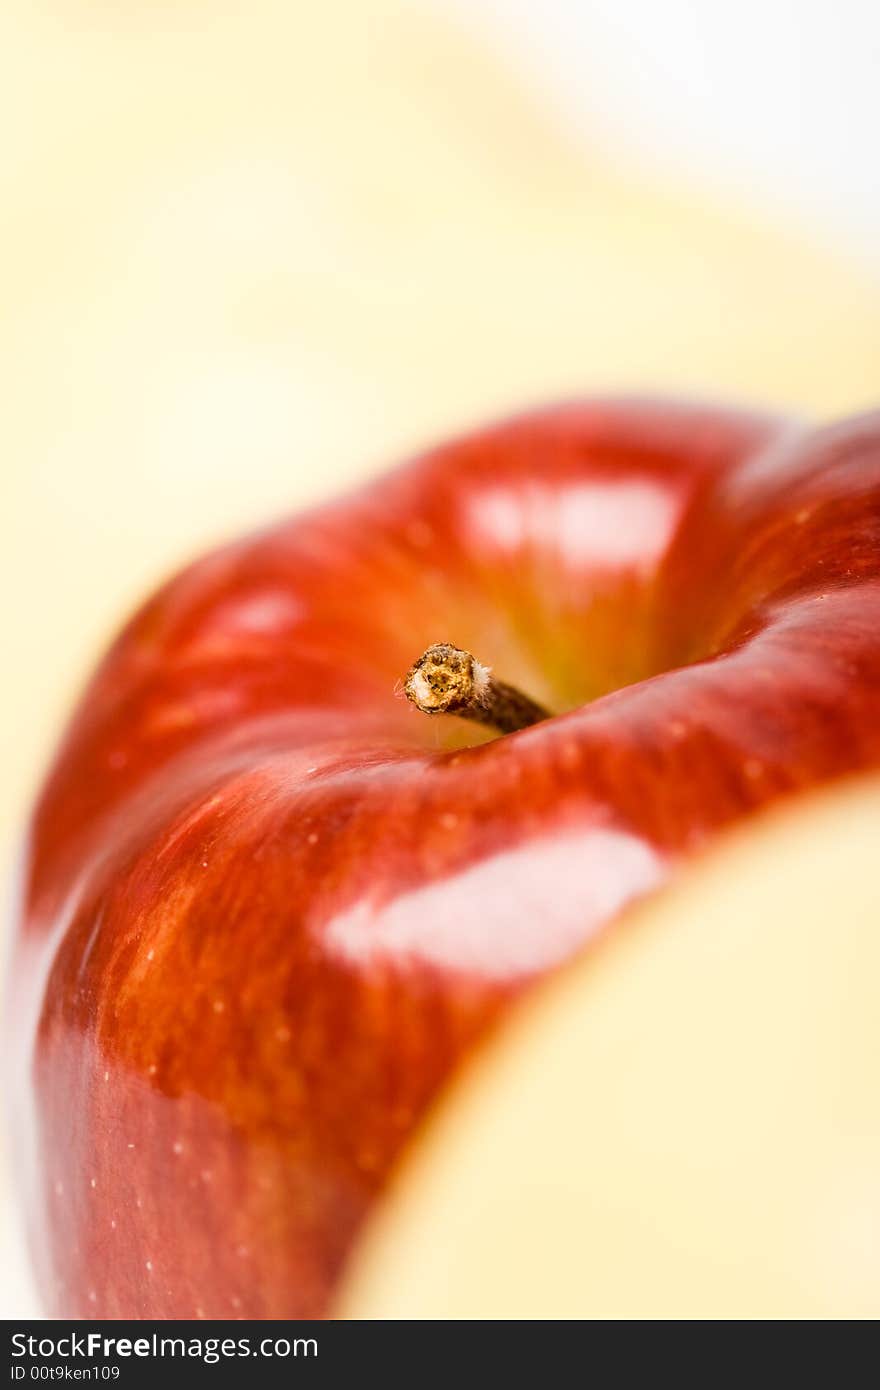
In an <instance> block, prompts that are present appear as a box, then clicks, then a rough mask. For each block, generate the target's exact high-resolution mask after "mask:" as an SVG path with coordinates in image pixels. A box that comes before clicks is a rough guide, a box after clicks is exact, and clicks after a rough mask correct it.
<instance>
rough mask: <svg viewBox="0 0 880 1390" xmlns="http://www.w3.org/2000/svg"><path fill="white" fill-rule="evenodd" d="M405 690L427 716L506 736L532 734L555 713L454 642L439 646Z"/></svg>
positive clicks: (421, 663) (411, 674)
mask: <svg viewBox="0 0 880 1390" xmlns="http://www.w3.org/2000/svg"><path fill="white" fill-rule="evenodd" d="M403 688H404V691H405V693H406V697H407V699H408V700H411V701H412V703H413V704H414V705H415V707H416V709H419V710H421V711H422V714H457V715H458V716H459V717H460V718H462V719H471V720H473V721H475V722H476V723H477V724H488V725H489V726H490V727H491V728H494V729H497V730H498V731H499V733H502V734H513V733H516V732H517V730H518V729H527V728H528V727H529V725H531V724H538V723H540V721H541V720H542V719H549V718H550V713H549V711H548V710H545V709H543V708H542V707H541V705H539V704H536V702H535V701H534V700H530V699H529V697H528V695H524V694H523V693H522V691H521V690H517V688H516V686H513V685H507V684H506V683H505V682H504V681H500V680H497V679H496V677H495V676H493V675H492V672H491V671H490V670H489V667H488V666H484V665H483V664H482V662H480V661H477V659H476V657H474V656H471V654H470V652H466V651H463V650H462V648H461V647H454V646H452V644H451V643H449V642H435V643H434V645H433V646H431V647H428V649H427V651H425V652H423V653H422V655H421V656H420V657H419V659H418V661H417V662H416V663H415V665H414V666H413V667H412V668H411V669H410V671H409V674H408V675H407V678H406V682H405V684H404V687H403Z"/></svg>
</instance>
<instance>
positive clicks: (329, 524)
mask: <svg viewBox="0 0 880 1390" xmlns="http://www.w3.org/2000/svg"><path fill="white" fill-rule="evenodd" d="M434 641H452V642H455V643H457V644H459V645H461V646H464V647H468V648H470V650H472V651H473V652H474V653H475V654H476V655H477V656H478V657H479V658H480V659H481V660H482V661H484V662H487V663H488V664H490V665H491V666H492V667H493V668H494V669H495V670H496V671H497V673H498V675H499V676H501V677H502V678H504V679H506V680H509V681H513V682H516V683H518V684H520V685H521V686H522V687H523V688H524V689H525V690H527V691H528V693H529V694H531V695H532V696H533V697H534V698H536V699H538V700H540V701H542V702H544V703H546V704H548V705H549V706H550V707H551V708H552V709H553V710H554V711H557V712H558V717H556V718H553V719H551V720H550V721H548V722H546V723H544V724H541V725H538V726H536V727H534V728H532V729H528V730H524V731H523V732H521V733H519V734H515V735H511V736H508V737H505V738H497V739H495V740H492V741H488V742H487V741H486V737H487V736H486V734H485V731H481V730H478V729H477V728H476V727H473V728H472V727H471V726H468V725H464V724H461V723H460V722H458V721H455V720H451V719H448V718H443V719H440V720H434V721H432V720H428V719H426V718H425V717H424V716H422V715H420V714H418V712H417V711H415V710H414V709H412V708H411V707H410V706H409V705H408V704H407V703H406V702H405V700H403V698H402V697H401V695H400V691H399V684H398V683H399V681H400V679H401V677H402V676H403V675H404V673H405V672H406V670H407V668H408V667H409V665H410V664H411V662H412V661H413V660H414V658H415V657H416V656H417V655H418V654H419V652H420V651H421V650H422V649H423V648H424V647H426V646H427V645H429V644H430V643H431V642H434ZM878 763H880V415H873V416H868V417H864V418H861V419H857V420H854V421H851V422H848V423H844V424H842V425H839V426H836V427H833V428H828V429H823V430H820V431H818V432H814V433H811V432H809V431H808V430H806V429H802V428H799V427H797V426H794V425H792V424H790V423H786V422H780V421H778V420H774V419H771V418H767V417H755V416H748V415H745V414H740V413H733V412H726V411H724V410H721V409H717V410H716V409H708V408H706V409H699V408H688V407H683V406H681V407H680V406H670V405H659V404H651V403H640V402H621V403H603V402H598V403H593V404H585V405H576V406H572V407H565V408H561V409H557V410H551V411H548V412H546V413H544V414H540V415H536V416H533V417H529V418H525V419H521V420H516V421H513V422H512V423H510V424H506V425H503V426H501V427H500V428H497V429H494V430H490V431H487V432H485V433H482V434H478V435H475V436H474V437H472V438H470V439H468V440H465V441H463V442H460V443H457V444H454V445H452V446H450V447H447V448H444V449H441V450H439V451H438V452H436V453H433V454H429V455H428V456H426V457H424V458H422V459H420V460H418V461H417V462H416V463H414V464H413V465H411V466H410V467H408V468H405V469H402V470H399V471H397V472H395V473H392V474H390V475H389V476H388V477H386V478H384V479H382V480H381V481H379V482H378V483H376V484H374V485H372V486H370V487H368V488H366V489H365V490H363V491H361V492H360V493H358V494H356V495H354V496H352V497H349V498H347V499H346V500H344V501H342V502H340V503H338V504H336V505H332V506H327V507H324V508H322V509H320V510H318V511H315V512H312V513H310V514H308V515H305V516H302V517H299V518H296V519H294V520H293V521H290V522H287V523H285V524H284V525H282V526H280V527H278V528H276V529H273V530H269V531H266V532H265V533H263V534H261V535H258V536H256V537H251V538H249V539H247V540H245V541H243V542H241V543H239V544H236V545H233V546H230V547H228V548H226V549H223V550H220V551H219V552H217V553H215V554H213V555H210V556H209V557H207V558H206V559H204V560H202V561H200V562H199V563H197V564H196V565H194V566H192V567H191V568H190V569H188V570H186V571H185V572H184V573H183V574H182V575H180V576H179V577H177V578H176V579H174V580H173V581H172V582H171V583H170V584H169V585H168V586H167V587H166V588H164V589H163V590H162V591H161V592H160V593H159V594H158V595H157V596H156V597H155V598H154V599H153V600H152V601H151V602H150V603H148V604H147V606H146V607H145V608H144V609H143V610H142V611H141V612H140V613H139V614H138V615H137V616H136V617H135V618H134V620H133V621H132V622H131V624H130V625H129V626H128V628H127V629H126V630H125V631H124V632H123V634H122V635H121V637H120V638H119V640H118V641H117V642H116V644H115V646H114V647H113V648H112V650H111V652H110V653H109V655H108V656H107V658H106V659H105V661H104V663H103V664H102V666H101V667H100V669H99V670H98V672H97V674H96V675H95V677H94V678H93V680H92V682H91V685H90V686H89V689H88V690H87V692H86V694H85V696H84V698H83V700H82V702H81V704H80V707H79V709H78V711H77V713H76V715H75V717H74V719H73V722H72V724H71V726H70V728H69V729H68V731H67V734H66V737H65V739H64V742H63V744H62V746H61V749H60V751H59V753H58V755H57V758H56V760H55V763H54V766H53V768H52V770H51V773H50V776H49V778H48V781H47V782H46V785H45V787H44V789H43V792H42V795H41V797H40V800H39V803H38V806H37V808H36V812H35V815H34V818H33V823H32V827H31V831H30V836H29V842H28V853H27V862H26V870H25V880H24V887H23V893H22V905H21V918H22V920H21V926H20V935H19V946H18V958H17V961H16V965H15V975H14V979H15V991H14V995H15V997H14V1005H15V1011H14V1012H15V1019H16V1022H15V1025H14V1036H13V1039H12V1051H13V1053H14V1055H15V1058H16V1059H17V1061H18V1063H20V1070H21V1073H22V1076H21V1084H20V1087H19V1093H18V1094H19V1103H20V1125H21V1128H20V1132H21V1134H22V1136H23V1138H22V1154H21V1158H22V1164H21V1166H22V1169H23V1170H24V1171H26V1173H27V1178H28V1182H29V1192H28V1208H29V1216H30V1223H31V1230H32V1238H33V1245H34V1249H35V1251H36V1255H37V1261H38V1266H39V1271H40V1277H41V1281H42V1285H43V1289H44V1292H45V1296H46V1300H47V1304H48V1306H49V1308H50V1310H51V1311H52V1312H54V1313H55V1314H58V1315H65V1316H79V1317H116V1316H129V1317H137V1316H154V1317H193V1316H202V1315H204V1316H206V1317H230V1316H233V1317H234V1316H236V1315H247V1316H252V1317H271V1316H282V1317H283V1316H305V1315H312V1314H319V1313H321V1312H323V1311H325V1310H326V1308H327V1306H328V1298H329V1297H330V1295H331V1293H332V1290H333V1288H334V1284H335V1281H336V1280H337V1278H338V1275H339V1272H340V1269H341V1267H342V1265H343V1263H344V1261H345V1258H346V1254H347V1252H348V1251H349V1249H350V1247H351V1244H352V1241H353V1239H354V1238H355V1235H356V1232H357V1230H358V1227H359V1225H360V1223H361V1221H362V1219H363V1217H364V1215H365V1214H366V1212H367V1211H368V1209H369V1208H370V1205H371V1203H372V1202H373V1200H374V1199H375V1197H376V1195H377V1194H378V1193H379V1192H380V1191H381V1189H382V1187H383V1184H384V1183H385V1181H386V1179H387V1177H388V1174H389V1171H390V1169H391V1168H392V1166H393V1164H394V1163H395V1161H396V1159H397V1158H398V1156H399V1154H400V1153H401V1150H402V1148H403V1146H404V1145H405V1144H406V1141H407V1138H408V1136H409V1134H410V1133H411V1131H412V1128H413V1126H414V1125H416V1124H417V1123H418V1121H419V1119H420V1117H421V1116H422V1115H423V1114H424V1112H425V1109H426V1107H427V1106H428V1105H429V1104H430V1102H431V1101H432V1100H433V1099H434V1097H435V1096H436V1094H437V1092H438V1088H439V1087H440V1086H441V1085H442V1083H443V1081H444V1080H445V1079H446V1078H447V1076H448V1075H449V1074H450V1072H451V1070H452V1069H453V1068H454V1067H455V1066H456V1064H457V1063H458V1062H459V1060H460V1059H461V1058H462V1057H463V1056H464V1055H465V1054H466V1053H467V1052H468V1050H469V1049H470V1048H471V1047H472V1046H473V1045H474V1043H475V1042H476V1041H477V1040H478V1039H479V1038H480V1036H481V1035H483V1034H484V1033H485V1031H486V1029H487V1028H488V1026H489V1025H490V1024H491V1023H492V1021H493V1020H495V1019H496V1018H497V1016H498V1014H499V1012H500V1011H501V1010H502V1009H504V1008H505V1006H506V1005H507V1004H508V1001H510V1000H511V999H512V998H514V997H515V996H517V995H518V994H519V993H521V991H522V990H523V989H524V988H526V987H527V986H528V985H529V983H530V982H531V981H533V980H534V979H535V978H536V977H539V976H541V975H542V974H543V973H544V972H546V971H547V970H548V969H551V968H552V967H554V966H556V965H557V964H558V963H559V962H560V961H563V960H564V959H566V958H567V957H569V956H570V955H571V954H572V953H573V952H575V951H577V950H578V949H580V948H581V947H582V946H583V944H584V943H585V942H587V941H588V940H589V939H590V937H591V936H592V935H593V934H594V933H595V932H597V931H598V930H600V929H601V928H603V927H605V926H606V925H607V924H608V923H609V922H610V921H611V920H613V919H614V918H615V916H616V915H617V914H618V913H619V912H620V910H621V908H622V907H624V906H625V904H626V903H627V902H629V901H630V900H631V899H633V898H634V897H636V896H638V895H640V894H642V893H645V892H647V891H650V890H651V889H653V888H655V887H656V886H657V885H659V884H661V883H662V882H664V881H665V880H666V879H667V878H668V876H669V875H670V873H671V872H673V870H674V869H675V866H676V865H677V864H678V863H679V862H680V861H681V859H682V857H683V856H686V855H687V854H689V853H691V852H693V851H694V850H696V849H697V848H699V847H700V846H702V845H703V844H704V843H706V842H707V841H708V840H709V839H710V838H711V837H712V836H713V835H715V834H716V833H717V832H718V831H719V830H720V829H721V828H722V827H724V826H726V825H728V824H729V823H731V822H734V821H736V820H738V819H740V818H742V817H744V816H746V815H748V814H749V813H750V812H752V811H753V810H755V809H756V808H758V807H760V806H762V805H764V804H765V803H768V802H770V801H772V800H774V799H775V798H778V797H780V796H783V795H785V794H788V793H792V792H796V791H798V790H799V789H801V788H806V787H810V786H813V785H814V784H817V783H822V782H825V781H827V780H829V779H832V778H835V777H838V776H840V775H841V774H844V773H847V772H850V771H852V770H855V769H859V768H863V767H868V766H872V765H877V764H878ZM25 1073H26V1075H25ZM573 1103H576V1098H573ZM405 1277H406V1271H405V1270H401V1278H405Z"/></svg>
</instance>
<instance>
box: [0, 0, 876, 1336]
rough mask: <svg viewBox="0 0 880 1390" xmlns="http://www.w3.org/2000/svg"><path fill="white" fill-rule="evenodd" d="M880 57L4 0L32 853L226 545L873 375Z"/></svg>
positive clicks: (6, 1260)
mask: <svg viewBox="0 0 880 1390" xmlns="http://www.w3.org/2000/svg"><path fill="white" fill-rule="evenodd" d="M878 71H880V8H878V6H877V5H876V4H875V3H872V0H837V3H836V4H835V5H833V6H832V5H828V4H826V3H824V0H799V3H794V0H763V3H758V0H741V3H740V4H738V5H736V6H731V5H730V4H729V3H722V0H702V3H697V0H690V2H688V0H664V3H663V4H662V5H657V4H652V3H651V0H542V3H541V4H540V5H537V4H534V3H530V0H322V3H321V4H320V5H315V4H305V3H299V0H247V3H244V0H242V3H221V2H220V0H213V3H212V0H159V3H155V0H154V2H153V3H149V4H147V3H145V0H5V2H4V4H3V6H2V8H0V117H2V120H0V129H2V131H3V135H2V137H0V187H2V207H3V215H2V222H0V226H2V233H0V236H2V250H3V255H2V258H0V306H2V309H0V314H2V317H0V382H2V390H0V400H2V409H0V444H2V451H0V460H2V461H0V489H2V494H0V527H2V537H0V566H2V575H0V579H2V592H3V594H4V596H5V601H4V605H3V612H4V625H3V650H4V653H5V679H4V681H3V684H2V689H0V728H2V730H3V772H4V776H3V779H2V788H0V845H2V851H3V862H4V864H5V865H7V866H9V865H11V864H13V862H14V856H15V843H16V836H17V835H18V834H19V832H20V825H21V821H22V817H23V815H24V813H25V808H26V805H27V802H28V799H29V797H30V796H31V795H32V793H33V790H34V787H35V783H36V779H37V778H38V776H39V773H40V770H41V768H42V766H43V765H44V764H45V761H46V759H47V757H48V754H49V751H50V749H51V746H52V743H53V741H54V739H55V738H56V736H57V732H58V728H59V722H60V720H61V719H62V717H63V713H64V711H65V709H66V708H67V707H68V705H69V703H70V700H71V699H72V697H73V694H74V692H75V690H76V688H77V686H78V684H79V683H80V682H81V680H82V679H83V676H84V674H85V672H86V671H87V670H88V667H89V664H90V663H91V662H92V661H93V659H94V657H95V655H96V653H97V652H98V650H99V649H100V647H101V645H102V644H103V643H104V642H105V641H106V640H107V638H108V636H109V635H110V633H111V632H112V630H113V628H114V626H115V625H116V624H117V623H118V622H119V620H120V619H121V618H122V617H123V616H124V615H125V614H126V611H127V610H128V609H129V608H130V607H131V605H132V604H133V603H134V602H136V601H137V600H138V598H140V597H141V596H142V595H143V593H144V591H145V590H146V589H148V588H149V587H150V586H152V585H153V584H155V583H156V582H157V580H158V579H160V578H161V577H162V576H163V575H164V574H165V573H166V572H167V571H168V570H169V568H172V567H176V566H177V565H178V564H180V563H181V562H182V561H184V560H186V559H187V558H188V557H189V556H191V555H192V554H193V553H194V552H195V551H197V550H198V549H199V548H200V547H202V546H204V545H206V544H209V543H211V542H212V541H215V540H217V539H220V538H222V537H224V536H226V535H228V534H230V533H232V532H235V531H236V530H238V529H240V528H242V527H247V526H250V525H252V524H255V523H258V522H260V521H262V520H263V519H264V518H266V517H270V516H272V515H273V514H276V513H278V512H280V511H284V510H287V509H290V508H292V507H295V506H298V505H300V504H302V503H303V502H305V501H308V500H312V499H314V498H317V497H319V496H325V495H327V494H329V493H331V492H334V491H336V490H338V489H340V488H342V487H344V486H346V485H347V484H349V483H351V482H352V481H354V480H357V479H360V478H363V477H365V476H367V475H368V474H370V473H372V472H374V471H376V470H377V469H379V468H381V467H383V466H385V465H386V464H388V463H389V462H392V461H394V460H396V459H397V458H399V457H400V456H402V455H404V454H406V453H407V451H410V450H413V449H417V448H418V447H420V446H421V445H423V444H425V443H428V442H431V441H432V440H434V439H435V438H436V437H437V436H440V435H443V434H448V433H454V432H456V431H459V430H462V429H465V428H467V427H468V426H470V425H471V424H472V423H474V422H476V421H478V420H481V419H483V418H485V417H487V416H491V415H493V414H495V413H499V412H504V411H506V410H510V409H514V408H515V409H519V408H521V407H522V406H524V405H527V404H530V403H534V402H537V401H540V400H542V399H545V398H547V397H558V396H566V395H571V394H575V393H583V392H589V391H609V390H611V391H622V392H630V391H633V390H636V391H642V390H658V391H678V392H685V393H689V394H697V395H700V396H703V397H732V398H734V399H742V400H754V401H756V402H758V403H761V404H769V405H773V406H778V407H782V408H786V409H792V410H797V411H799V412H802V413H806V414H809V415H812V416H815V417H827V416H829V415H831V414H833V413H835V412H840V411H848V410H856V409H859V408H863V407H868V406H871V405H876V404H877V400H878V395H880V162H878V160H877V157H876V139H877V132H878V130H880V84H878V82H877V72H878ZM0 1194H2V1200H0V1315H3V1316H6V1317H13V1316H22V1315H24V1314H27V1313H29V1312H33V1311H34V1308H35V1304H34V1300H33V1295H32V1292H31V1290H30V1287H29V1283H28V1275H27V1270H26V1264H25V1261H24V1259H23V1257H22V1254H21V1250H20V1244H19V1240H18V1233H17V1226H16V1213H15V1209H14V1208H15V1204H14V1200H13V1199H12V1198H11V1197H10V1196H9V1189H8V1177H3V1176H0Z"/></svg>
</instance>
